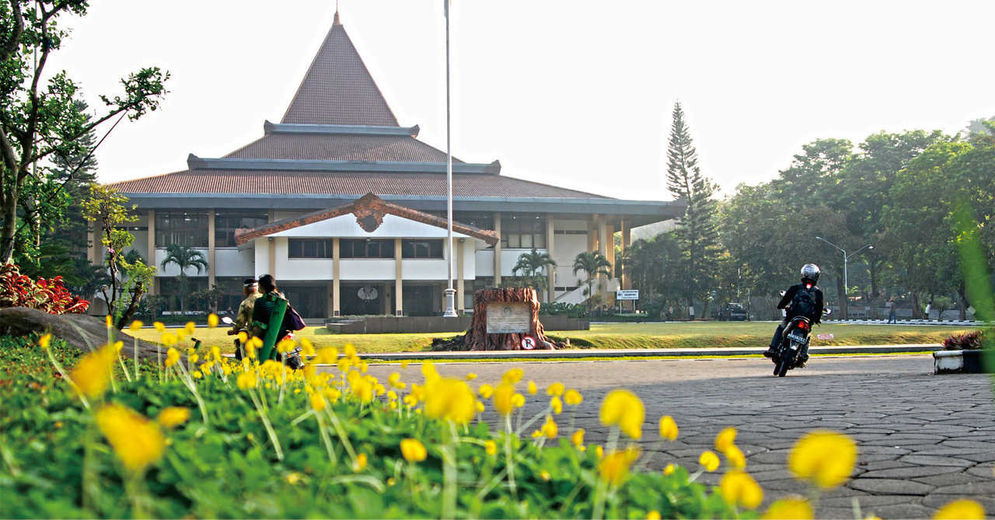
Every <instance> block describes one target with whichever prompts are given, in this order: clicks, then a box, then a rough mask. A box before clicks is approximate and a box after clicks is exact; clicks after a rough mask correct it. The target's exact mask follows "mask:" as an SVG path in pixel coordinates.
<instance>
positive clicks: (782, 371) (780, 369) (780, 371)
mask: <svg viewBox="0 0 995 520" xmlns="http://www.w3.org/2000/svg"><path fill="white" fill-rule="evenodd" d="M790 366H791V362H790V361H788V360H787V359H785V360H782V361H779V362H778V363H777V367H776V368H775V372H774V374H776V375H777V377H784V376H785V375H787V373H788V367H790Z"/></svg>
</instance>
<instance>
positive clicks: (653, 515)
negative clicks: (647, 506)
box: [646, 509, 662, 520]
mask: <svg viewBox="0 0 995 520" xmlns="http://www.w3.org/2000/svg"><path fill="white" fill-rule="evenodd" d="M660 518H662V517H661V516H660V512H659V511H657V510H656V509H654V510H652V511H650V512H649V513H646V520H660Z"/></svg>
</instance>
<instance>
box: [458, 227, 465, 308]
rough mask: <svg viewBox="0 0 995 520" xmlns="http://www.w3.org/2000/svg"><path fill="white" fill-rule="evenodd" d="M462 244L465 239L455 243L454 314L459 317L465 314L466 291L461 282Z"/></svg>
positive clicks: (463, 283)
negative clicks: (464, 292)
mask: <svg viewBox="0 0 995 520" xmlns="http://www.w3.org/2000/svg"><path fill="white" fill-rule="evenodd" d="M464 242H466V239H465V238H460V239H458V240H457V241H456V313H457V314H459V315H463V314H464V313H465V312H466V305H465V304H466V296H465V295H464V294H463V291H465V290H466V284H465V282H464V280H463V247H464V246H465V244H464Z"/></svg>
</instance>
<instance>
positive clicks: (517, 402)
mask: <svg viewBox="0 0 995 520" xmlns="http://www.w3.org/2000/svg"><path fill="white" fill-rule="evenodd" d="M511 404H512V405H514V407H515V408H521V407H523V406H525V396H524V395H522V394H518V393H516V394H515V395H513V396H511Z"/></svg>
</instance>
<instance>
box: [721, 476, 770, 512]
mask: <svg viewBox="0 0 995 520" xmlns="http://www.w3.org/2000/svg"><path fill="white" fill-rule="evenodd" d="M719 493H721V494H722V498H724V499H725V501H726V502H728V503H729V504H730V505H738V506H743V507H745V508H747V509H756V508H757V507H759V506H760V503H761V502H763V500H764V491H763V489H760V485H759V484H757V481H756V480H753V477H751V476H750V475H749V474H748V473H746V472H745V471H740V470H738V469H734V470H730V471H729V472H727V473H726V474H725V475H722V480H720V481H719Z"/></svg>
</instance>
